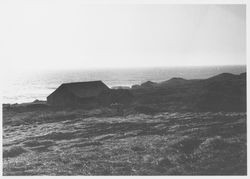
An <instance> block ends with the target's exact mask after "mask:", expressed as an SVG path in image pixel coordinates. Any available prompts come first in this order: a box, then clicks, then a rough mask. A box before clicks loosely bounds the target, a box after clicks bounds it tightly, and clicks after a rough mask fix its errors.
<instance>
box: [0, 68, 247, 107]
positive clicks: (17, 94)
mask: <svg viewBox="0 0 250 179" xmlns="http://www.w3.org/2000/svg"><path fill="white" fill-rule="evenodd" d="M243 72H246V66H212V67H162V68H141V69H140V68H133V69H81V70H79V69H78V70H50V71H32V72H31V71H29V72H28V71H26V72H16V73H12V74H11V75H9V74H6V75H4V76H3V78H4V80H3V83H2V84H1V85H2V103H24V102H32V101H34V100H36V99H38V100H46V97H47V96H48V95H49V94H50V93H52V92H53V91H54V90H55V89H56V88H58V87H59V86H60V85H61V84H62V83H70V82H83V81H93V80H102V81H103V82H104V83H105V84H106V85H107V86H109V87H114V86H128V87H131V86H132V85H135V84H141V83H143V82H146V81H153V82H161V81H166V80H169V79H171V78H173V77H181V78H185V79H204V78H209V77H212V76H214V75H218V74H220V73H233V74H240V73H243Z"/></svg>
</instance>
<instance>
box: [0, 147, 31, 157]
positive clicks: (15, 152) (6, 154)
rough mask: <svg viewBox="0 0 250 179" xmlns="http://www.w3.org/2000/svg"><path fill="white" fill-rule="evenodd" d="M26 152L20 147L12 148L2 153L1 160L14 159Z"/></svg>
mask: <svg viewBox="0 0 250 179" xmlns="http://www.w3.org/2000/svg"><path fill="white" fill-rule="evenodd" d="M25 152H27V151H26V150H25V149H24V148H22V147H21V146H14V147H11V148H10V149H7V150H4V151H3V158H7V157H16V156H18V155H20V154H22V153H25Z"/></svg>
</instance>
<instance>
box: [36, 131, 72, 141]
mask: <svg viewBox="0 0 250 179" xmlns="http://www.w3.org/2000/svg"><path fill="white" fill-rule="evenodd" d="M74 137H75V133H74V132H51V133H49V134H46V135H44V136H41V138H45V139H52V140H70V139H73V138H74Z"/></svg>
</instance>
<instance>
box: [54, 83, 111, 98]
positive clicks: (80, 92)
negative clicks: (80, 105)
mask: <svg viewBox="0 0 250 179" xmlns="http://www.w3.org/2000/svg"><path fill="white" fill-rule="evenodd" d="M59 88H60V89H66V90H67V91H68V92H70V93H72V94H73V95H74V96H76V97H79V98H87V97H95V96H98V95H99V94H100V93H101V92H103V91H104V90H109V87H108V86H106V85H105V84H104V83H103V82H102V81H87V82H76V83H63V84H62V85H61V86H60V87H59ZM59 88H57V89H59ZM56 91H57V90H56ZM56 91H55V92H56Z"/></svg>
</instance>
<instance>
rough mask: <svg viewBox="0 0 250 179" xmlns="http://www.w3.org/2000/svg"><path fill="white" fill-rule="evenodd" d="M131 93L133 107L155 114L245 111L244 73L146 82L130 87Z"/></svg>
mask: <svg viewBox="0 0 250 179" xmlns="http://www.w3.org/2000/svg"><path fill="white" fill-rule="evenodd" d="M131 92H132V93H133V94H134V96H135V103H136V104H138V105H142V104H143V106H144V107H146V106H148V107H149V108H150V109H151V110H152V108H155V109H156V111H159V110H160V111H196V112H197V111H240V112H243V111H246V73H242V74H240V75H233V74H230V73H223V74H220V75H217V76H214V77H211V78H208V79H203V80H186V79H182V78H172V79H170V80H168V81H164V82H161V83H153V82H146V83H143V84H141V85H136V86H133V87H132V89H131Z"/></svg>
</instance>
